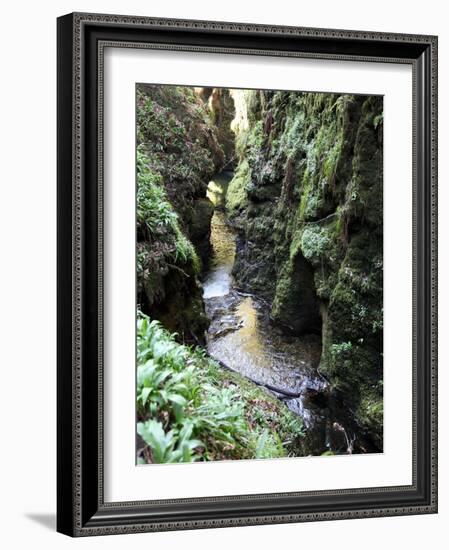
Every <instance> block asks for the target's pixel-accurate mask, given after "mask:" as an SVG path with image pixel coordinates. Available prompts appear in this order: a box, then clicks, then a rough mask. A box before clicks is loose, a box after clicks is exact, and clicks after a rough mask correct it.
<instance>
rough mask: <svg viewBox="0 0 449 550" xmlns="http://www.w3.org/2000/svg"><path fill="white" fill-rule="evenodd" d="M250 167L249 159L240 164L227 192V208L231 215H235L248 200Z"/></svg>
mask: <svg viewBox="0 0 449 550" xmlns="http://www.w3.org/2000/svg"><path fill="white" fill-rule="evenodd" d="M250 177H251V174H250V169H249V164H248V162H247V161H244V162H242V163H240V164H239V166H238V168H237V171H236V173H235V175H234V177H233V178H232V180H231V181H230V183H229V186H228V189H227V192H226V208H227V210H228V212H229V214H230V216H231V217H232V216H235V215H236V214H237V213H238V212H239V211H240V210H241V209H243V208H244V207H245V206H246V205H247V202H248V199H247V192H246V186H247V185H248V183H249V181H250Z"/></svg>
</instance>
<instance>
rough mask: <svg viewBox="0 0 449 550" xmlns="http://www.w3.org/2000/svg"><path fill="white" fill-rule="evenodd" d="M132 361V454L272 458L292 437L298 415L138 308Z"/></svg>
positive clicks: (297, 433) (293, 442)
mask: <svg viewBox="0 0 449 550" xmlns="http://www.w3.org/2000/svg"><path fill="white" fill-rule="evenodd" d="M137 364H138V366H137V415H138V424H137V432H138V434H139V435H140V437H141V438H142V440H143V442H144V443H145V447H144V449H143V451H141V453H140V454H139V459H140V461H142V460H143V462H153V463H162V462H164V463H166V462H193V461H196V460H217V459H230V458H273V457H282V456H288V455H289V454H295V449H296V447H297V446H298V445H300V440H301V437H302V435H303V426H302V422H301V420H300V419H299V417H297V416H296V415H294V414H293V413H292V412H290V411H289V410H288V409H287V408H286V407H285V405H284V404H282V403H280V402H279V401H277V400H276V399H275V398H274V397H272V396H270V395H269V394H268V393H267V392H265V391H264V390H262V389H261V388H258V387H257V386H254V384H252V383H250V382H248V381H245V380H244V379H243V378H241V377H240V376H239V375H237V374H235V373H231V372H225V371H224V370H223V369H222V368H221V367H219V366H218V365H217V363H216V362H214V361H213V360H212V359H210V358H208V357H207V356H206V354H205V352H204V350H202V349H201V348H190V347H187V346H184V345H181V344H179V343H177V342H176V341H175V338H174V335H172V334H170V333H169V332H168V331H167V330H165V329H164V328H163V327H162V326H161V325H160V323H159V322H158V321H155V320H150V318H149V317H147V316H145V315H143V314H139V318H138V323H137Z"/></svg>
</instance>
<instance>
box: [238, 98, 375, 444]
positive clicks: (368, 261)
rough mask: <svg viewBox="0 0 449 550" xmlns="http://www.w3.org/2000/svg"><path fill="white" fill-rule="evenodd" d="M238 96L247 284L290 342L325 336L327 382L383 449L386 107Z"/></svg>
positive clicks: (241, 251)
mask: <svg viewBox="0 0 449 550" xmlns="http://www.w3.org/2000/svg"><path fill="white" fill-rule="evenodd" d="M232 93H233V98H234V101H235V105H236V109H237V114H236V118H235V121H234V130H235V131H236V148H237V154H238V156H239V164H238V167H237V170H236V174H235V177H234V179H233V181H232V182H231V184H230V187H229V190H228V195H227V207H228V211H229V213H230V216H231V219H232V221H233V223H234V224H235V226H236V227H237V228H238V230H239V234H240V238H239V245H238V254H237V261H236V265H235V270H234V272H235V273H234V274H235V277H236V279H237V282H238V284H239V285H240V286H241V287H243V288H246V289H248V290H253V291H257V292H259V293H262V294H263V295H265V296H266V297H267V298H268V299H269V300H270V301H271V303H272V308H271V315H272V318H273V320H274V321H275V322H277V323H279V324H280V325H281V326H283V327H284V329H285V330H286V331H287V332H291V333H294V334H299V333H301V332H304V331H312V332H320V331H321V333H322V358H321V363H320V370H321V372H322V373H323V374H324V375H325V376H326V377H327V378H328V380H329V381H330V383H331V387H332V388H333V389H334V390H336V391H337V393H338V394H339V395H342V396H343V397H344V398H345V402H346V403H347V404H348V406H349V407H350V408H351V410H353V413H354V416H355V419H356V421H357V422H358V423H359V425H360V426H361V427H364V428H366V429H367V430H369V432H370V433H372V434H374V442H375V443H376V444H377V446H378V447H379V448H381V447H382V431H383V428H382V426H383V409H382V329H383V326H382V319H383V311H382V268H383V266H382V258H383V255H382V129H383V123H382V121H383V117H382V110H383V105H382V98H381V97H368V96H366V97H364V96H351V95H335V94H308V93H303V94H299V93H289V92H267V91H262V92H260V91H238V92H236V91H234V92H232Z"/></svg>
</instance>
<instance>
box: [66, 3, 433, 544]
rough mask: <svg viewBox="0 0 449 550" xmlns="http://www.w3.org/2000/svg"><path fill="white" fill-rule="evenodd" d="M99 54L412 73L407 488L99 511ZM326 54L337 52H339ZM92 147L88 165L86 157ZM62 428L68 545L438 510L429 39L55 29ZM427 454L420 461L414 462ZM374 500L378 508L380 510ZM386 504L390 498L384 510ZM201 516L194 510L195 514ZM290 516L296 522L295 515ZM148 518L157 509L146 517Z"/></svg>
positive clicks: (191, 28)
mask: <svg viewBox="0 0 449 550" xmlns="http://www.w3.org/2000/svg"><path fill="white" fill-rule="evenodd" d="M137 30H138V31H139V32H138V33H137V34H138V35H139V36H138V37H137V39H134V40H132V39H131V38H130V37H131V35H134V34H136V32H135V31H137ZM179 33H181V34H182V41H181V40H179V38H180V36H181V34H179ZM155 34H157V40H155ZM144 35H145V36H147V39H145V40H144V39H143V36H144ZM262 38H263V40H262ZM233 43H235V45H232V44H233ZM242 43H246V46H243V45H242ZM106 46H114V47H122V48H125V47H126V48H130V47H131V48H153V49H169V50H182V51H206V52H214V53H215V52H217V53H222V54H251V55H270V56H296V57H311V58H320V59H323V58H325V59H342V60H357V61H365V62H372V61H376V62H385V63H409V64H411V65H412V66H413V110H414V123H413V131H414V150H413V188H414V206H413V212H414V220H413V239H414V253H413V273H414V283H413V287H414V292H413V334H414V350H413V357H414V361H413V370H414V377H413V378H414V380H413V394H414V412H413V415H414V422H413V432H414V433H413V446H414V449H413V451H414V452H413V455H414V461H413V484H412V485H411V486H410V487H384V488H368V489H355V490H340V491H319V492H309V493H282V494H265V495H256V496H254V495H252V496H245V495H239V496H235V497H224V498H221V497H220V498H215V497H208V498H204V499H177V500H169V501H150V500H149V501H142V502H124V503H104V500H103V469H102V453H103V448H102V445H103V431H102V430H103V421H102V403H103V396H102V390H103V386H102V384H103V377H102V367H103V342H102V324H103V318H102V309H103V307H102V306H103V273H102V243H103V225H102V220H103V202H102V192H103V168H102V160H103V139H102V132H103V111H102V104H103V52H104V47H106ZM284 46H287V47H284ZM336 46H337V47H336ZM334 50H338V51H339V53H333V52H334ZM94 104H95V112H96V120H95V121H90V122H89V121H88V120H87V118H86V115H85V112H86V110H88V109H89V112H92V106H93V105H94ZM68 126H70V127H71V128H72V132H71V134H70V136H67V127H68ZM93 148H95V149H96V154H95V155H93V154H92V153H91V152H92V150H93ZM89 182H90V185H89V186H88V183H89ZM93 184H95V185H93ZM86 205H90V206H86ZM87 232H89V234H90V235H92V236H95V246H93V245H92V246H90V245H89V246H88V245H87V243H86V241H85V240H84V235H85V234H86V233H87ZM69 288H70V290H69ZM89 300H91V301H92V300H95V301H96V304H95V310H96V312H97V320H96V325H95V329H94V330H93V333H94V335H93V336H92V334H91V333H92V317H90V318H89V319H88V318H87V316H86V305H87V303H88V302H89ZM418 312H419V313H420V316H419V317H418ZM421 318H423V320H421ZM94 352H95V353H94ZM88 366H90V370H89V371H88V370H87V367H88ZM422 383H425V384H426V387H425V392H424V394H423V395H424V396H425V397H426V399H427V400H428V402H426V403H421V401H422V396H421V397H420V395H421V394H419V395H418V389H419V391H422V390H421V389H420V388H418V384H422ZM421 409H423V410H421ZM92 413H95V415H96V419H97V422H96V425H95V430H93V429H88V427H87V426H86V421H85V420H84V418H86V415H87V414H92ZM58 419H59V420H58V530H59V531H61V532H63V533H66V534H70V535H72V536H87V535H102V534H118V533H131V532H142V531H158V530H175V529H199V528H210V527H225V526H238V525H259V524H267V523H286V522H299V521H316V520H330V519H346V518H361V517H373V516H391V515H405V514H417V513H433V512H436V511H437V38H436V37H434V36H424V35H403V34H396V33H388V34H386V33H377V32H364V31H346V30H332V29H311V28H302V27H281V26H268V25H250V24H242V23H221V22H208V21H194V20H192V21H190V20H174V19H155V18H148V17H132V16H116V15H104V14H83V13H77V14H70V15H67V16H64V17H61V18H59V20H58ZM424 432H425V433H424ZM423 445H424V446H425V449H423V448H422V447H423ZM423 452H424V455H425V458H423V456H424V455H423V456H421V455H422V454H423ZM419 453H421V454H419ZM90 455H92V456H90ZM424 463H425V464H424ZM92 484H93V485H92ZM379 493H382V494H383V495H384V496H385V502H384V503H382V500H380V497H379ZM387 495H390V496H389V498H388V499H387V498H386V497H387ZM370 496H371V497H372V499H371V502H370V501H369V498H370ZM256 497H257V498H256ZM362 497H363V498H362ZM294 498H300V499H309V500H310V501H311V505H310V506H309V508H310V509H307V505H306V504H299V501H298V502H296V501H295V504H292V503H289V505H288V506H287V500H292V499H294ZM323 498H324V499H327V501H326V502H327V503H328V504H329V503H332V502H333V501H335V502H336V503H338V506H336V508H335V510H334V511H328V510H327V509H326V510H325V509H324V508H329V506H327V507H325V506H323V505H322V504H321V510H320V503H321V501H322V500H323ZM320 499H321V500H320ZM367 499H368V500H367ZM256 501H257V502H256ZM263 501H264V502H265V503H266V504H270V503H273V504H274V502H275V501H276V502H277V504H279V502H280V501H282V502H283V501H286V506H285V510H287V509H290V510H291V511H290V512H288V513H287V512H285V511H284V512H283V513H267V512H266V511H265V513H261V512H260V510H259V506H258V503H261V502H263ZM312 501H313V504H312ZM318 501H319V502H318ZM357 501H360V505H359V506H357ZM195 504H196V505H198V506H199V507H202V510H201V511H197V510H194V509H193V506H194V505H195ZM218 504H220V505H221V506H222V511H221V512H220V514H221V517H210V514H209V515H208V514H207V511H206V510H205V507H207V505H218ZM170 506H171V507H172V510H171V512H170V514H166V515H165V516H164V515H163V514H162V515H161V512H160V508H161V507H170ZM198 506H197V507H198ZM295 506H296V510H292V508H294V507H295ZM251 507H252V510H253V511H254V513H251ZM153 509H154V510H156V509H158V510H157V511H155V512H154V513H153V512H152V510H153ZM181 509H182V511H181ZM189 510H191V513H189ZM231 512H232V513H231ZM220 514H218V515H220ZM188 516H189V517H188ZM215 516H217V513H215ZM181 517H182V518H183V519H180V518H181ZM158 518H159V519H158Z"/></svg>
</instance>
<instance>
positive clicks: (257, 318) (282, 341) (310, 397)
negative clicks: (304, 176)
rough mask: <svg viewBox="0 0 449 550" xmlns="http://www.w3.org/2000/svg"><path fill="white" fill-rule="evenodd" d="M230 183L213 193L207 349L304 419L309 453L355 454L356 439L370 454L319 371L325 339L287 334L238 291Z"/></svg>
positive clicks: (264, 307)
mask: <svg viewBox="0 0 449 550" xmlns="http://www.w3.org/2000/svg"><path fill="white" fill-rule="evenodd" d="M231 178H232V173H227V172H224V173H222V174H220V175H219V176H216V178H215V179H214V180H213V181H212V182H210V184H209V188H208V196H209V198H210V199H211V200H212V202H213V203H214V204H215V207H216V208H215V211H214V215H213V217H212V224H211V245H212V258H211V262H210V266H209V271H208V272H207V274H206V276H205V278H204V281H203V289H204V290H203V298H204V302H205V307H206V313H207V315H208V317H209V320H210V326H209V330H208V334H207V350H208V352H209V354H210V355H211V356H212V357H214V358H215V359H217V360H219V361H220V362H222V363H224V364H225V365H226V366H227V367H228V368H230V369H231V370H234V371H236V372H238V373H240V374H242V375H244V376H245V377H247V378H249V379H250V380H253V381H255V382H256V383H258V384H260V385H262V386H265V387H267V388H268V389H269V390H270V391H272V393H274V394H275V395H276V396H277V397H279V398H280V399H283V400H285V403H286V405H287V406H288V407H289V408H290V409H291V410H292V411H293V412H294V413H296V414H298V415H299V416H301V417H302V419H303V422H304V426H305V428H306V442H305V448H306V449H307V453H308V454H321V453H323V452H326V451H333V452H348V451H349V452H351V450H354V444H355V441H356V440H357V445H358V449H357V447H356V448H355V450H356V452H357V450H358V451H359V452H360V451H362V452H363V451H366V450H368V449H367V448H366V443H364V442H363V441H362V440H361V438H360V434H357V436H356V433H357V430H356V428H355V427H354V425H353V423H351V421H350V420H349V417H348V415H347V414H345V413H344V411H343V412H342V411H341V410H340V409H339V408H338V407H336V406H335V403H332V402H330V401H329V399H328V392H326V389H327V383H326V381H325V380H324V379H323V378H322V377H321V376H320V375H319V373H318V371H317V368H318V364H319V360H320V354H321V339H320V338H319V337H318V336H316V335H306V336H301V337H293V336H287V335H285V334H283V333H282V332H281V330H280V329H279V328H278V327H275V326H273V324H272V323H270V318H269V311H270V307H269V304H267V303H266V302H265V301H264V300H263V299H261V298H260V297H257V296H255V295H249V294H245V293H241V292H239V291H238V289H236V288H235V287H234V281H233V277H232V268H233V265H234V260H235V254H236V234H235V231H234V230H233V228H232V227H231V226H230V224H229V223H228V220H227V218H226V214H225V210H224V200H225V194H226V189H227V186H228V184H229V181H230V180H231ZM362 439H363V438H362Z"/></svg>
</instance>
